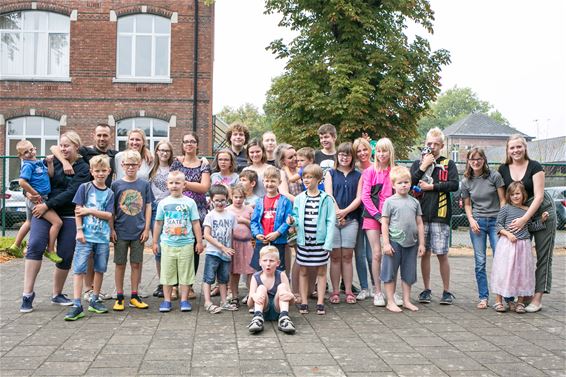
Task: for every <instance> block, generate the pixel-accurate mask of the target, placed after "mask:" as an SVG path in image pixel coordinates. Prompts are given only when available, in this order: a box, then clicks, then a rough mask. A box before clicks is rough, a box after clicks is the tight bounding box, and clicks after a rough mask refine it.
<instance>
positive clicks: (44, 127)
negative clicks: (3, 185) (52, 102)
mask: <svg viewBox="0 0 566 377" xmlns="http://www.w3.org/2000/svg"><path fill="white" fill-rule="evenodd" d="M22 139H26V140H29V141H31V143H32V144H33V145H34V146H35V147H36V148H37V155H38V156H45V155H46V154H51V152H50V150H49V149H50V148H51V146H53V145H57V144H58V143H59V121H57V120H55V119H51V118H43V117H21V118H14V119H10V120H8V121H7V122H6V154H7V155H8V156H17V155H18V151H17V150H16V144H18V142H19V141H20V140H22ZM19 173H20V160H19V159H18V158H11V159H10V161H9V163H8V168H7V172H6V176H7V177H8V179H7V180H6V181H7V182H10V180H12V179H15V178H18V177H19Z"/></svg>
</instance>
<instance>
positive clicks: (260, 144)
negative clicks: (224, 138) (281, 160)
mask: <svg viewBox="0 0 566 377" xmlns="http://www.w3.org/2000/svg"><path fill="white" fill-rule="evenodd" d="M251 147H259V148H260V149H261V162H263V163H264V164H265V162H266V161H267V153H265V148H264V147H263V142H262V141H261V140H260V139H258V138H253V139H251V140H250V142H249V143H248V146H247V147H246V154H247V156H248V162H249V163H250V164H252V160H251V158H250V148H251Z"/></svg>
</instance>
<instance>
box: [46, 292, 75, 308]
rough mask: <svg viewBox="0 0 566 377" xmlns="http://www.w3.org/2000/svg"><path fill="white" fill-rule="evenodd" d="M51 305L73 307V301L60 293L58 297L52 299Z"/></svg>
mask: <svg viewBox="0 0 566 377" xmlns="http://www.w3.org/2000/svg"><path fill="white" fill-rule="evenodd" d="M51 303H52V304H56V305H61V306H71V305H73V300H69V299H68V298H67V295H64V294H62V293H59V294H58V295H57V296H55V297H51Z"/></svg>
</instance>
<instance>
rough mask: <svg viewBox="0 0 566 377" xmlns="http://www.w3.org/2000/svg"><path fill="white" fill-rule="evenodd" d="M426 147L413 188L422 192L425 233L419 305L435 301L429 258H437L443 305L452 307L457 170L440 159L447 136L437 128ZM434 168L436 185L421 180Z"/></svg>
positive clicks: (416, 165)
mask: <svg viewBox="0 0 566 377" xmlns="http://www.w3.org/2000/svg"><path fill="white" fill-rule="evenodd" d="M426 146H427V147H429V148H430V149H431V153H429V154H427V155H425V156H424V157H423V158H422V160H417V161H415V162H413V165H412V166H411V187H412V186H417V185H418V187H419V188H420V189H421V193H419V194H418V196H417V199H418V200H419V202H420V204H421V208H422V211H423V223H424V232H425V254H424V255H423V256H422V258H421V272H422V276H423V284H424V288H425V289H424V290H423V291H422V292H421V293H420V295H419V302H421V303H424V304H428V303H430V301H431V300H432V292H431V290H430V255H431V254H432V253H433V254H436V257H437V258H438V263H439V264H440V277H441V278H442V285H443V287H444V291H443V292H442V298H441V299H440V304H442V305H451V304H452V303H453V302H454V295H453V294H452V293H450V291H449V289H450V265H449V264H448V243H449V240H450V217H451V216H452V204H451V199H450V192H451V191H456V190H458V185H459V179H458V169H457V168H456V164H455V163H454V161H452V160H449V159H447V158H446V157H443V156H441V155H440V153H441V152H442V149H443V148H444V134H443V133H442V131H441V130H440V129H439V128H438V127H435V128H433V129H431V130H430V131H428V133H427V134H426ZM431 165H433V166H434V169H433V172H432V179H433V183H428V182H425V181H424V180H422V178H423V176H424V174H425V172H426V171H427V169H428V167H429V166H431Z"/></svg>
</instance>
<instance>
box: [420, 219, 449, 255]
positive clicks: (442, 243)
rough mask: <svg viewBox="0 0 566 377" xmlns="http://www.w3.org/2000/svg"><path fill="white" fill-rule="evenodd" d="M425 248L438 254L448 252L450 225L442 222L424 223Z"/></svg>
mask: <svg viewBox="0 0 566 377" xmlns="http://www.w3.org/2000/svg"><path fill="white" fill-rule="evenodd" d="M424 233H425V250H426V251H427V252H429V251H431V252H432V253H433V254H436V255H446V254H448V249H449V246H448V243H449V240H450V225H448V224H442V223H424Z"/></svg>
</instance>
